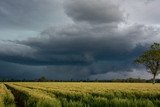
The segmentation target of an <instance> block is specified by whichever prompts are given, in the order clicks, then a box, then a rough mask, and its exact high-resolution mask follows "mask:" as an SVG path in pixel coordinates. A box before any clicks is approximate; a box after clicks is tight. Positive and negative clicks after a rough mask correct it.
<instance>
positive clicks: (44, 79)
mask: <svg viewBox="0 0 160 107" xmlns="http://www.w3.org/2000/svg"><path fill="white" fill-rule="evenodd" d="M38 81H39V82H45V81H47V79H46V78H45V77H44V76H42V77H40V78H39V79H38Z"/></svg>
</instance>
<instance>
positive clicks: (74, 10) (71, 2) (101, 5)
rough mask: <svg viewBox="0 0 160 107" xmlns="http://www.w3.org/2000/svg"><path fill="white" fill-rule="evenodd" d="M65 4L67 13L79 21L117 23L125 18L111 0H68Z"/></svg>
mask: <svg viewBox="0 0 160 107" xmlns="http://www.w3.org/2000/svg"><path fill="white" fill-rule="evenodd" d="M64 4H65V5H64V7H65V12H66V14H67V15H68V16H69V17H71V18H72V19H73V20H74V21H78V22H79V21H80V22H88V23H94V24H97V23H117V22H121V21H123V18H124V17H123V14H122V11H121V10H120V7H119V6H118V5H115V4H114V3H112V1H111V0H66V2H65V3H64Z"/></svg>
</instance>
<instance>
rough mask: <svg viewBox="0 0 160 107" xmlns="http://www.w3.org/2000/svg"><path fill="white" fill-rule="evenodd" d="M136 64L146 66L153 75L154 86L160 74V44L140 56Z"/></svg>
mask: <svg viewBox="0 0 160 107" xmlns="http://www.w3.org/2000/svg"><path fill="white" fill-rule="evenodd" d="M135 62H136V63H138V64H143V65H145V67H146V69H147V71H148V72H149V73H151V74H152V75H153V84H155V78H156V76H157V75H158V74H159V73H160V44H159V43H154V44H153V45H151V47H150V49H149V50H147V51H145V52H144V53H143V54H142V55H140V56H139V57H138V58H137V59H136V60H135Z"/></svg>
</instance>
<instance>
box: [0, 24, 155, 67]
mask: <svg viewBox="0 0 160 107" xmlns="http://www.w3.org/2000/svg"><path fill="white" fill-rule="evenodd" d="M73 28H74V29H73ZM102 28H103V29H101V27H97V26H96V30H95V27H93V26H90V25H88V26H87V25H81V26H78V27H77V26H76V25H74V26H66V27H65V28H58V29H57V30H55V29H54V28H50V29H48V30H46V31H44V32H42V33H41V36H39V38H30V39H28V40H25V41H17V42H16V45H15V46H17V50H20V49H21V48H20V47H23V48H22V51H21V50H20V51H15V52H14V51H13V52H12V50H9V49H7V48H5V50H7V51H8V50H9V51H10V52H9V53H8V55H7V54H6V53H5V50H0V52H1V53H0V57H1V59H3V60H5V61H11V62H16V63H22V64H33V65H34V64H35V65H91V64H92V63H94V62H97V61H125V60H127V61H128V60H129V59H133V58H135V56H137V55H138V54H139V53H141V52H143V50H144V49H146V46H143V44H146V42H147V43H148V41H150V40H151V39H152V37H151V36H150V35H153V36H155V35H157V34H158V32H157V30H155V29H154V28H152V27H151V28H148V27H146V26H143V25H134V26H130V27H128V28H127V29H121V30H120V29H119V30H118V29H114V30H113V29H112V30H111V31H110V32H108V31H107V30H105V29H104V25H103V27H102ZM52 29H53V30H52ZM71 29H72V30H71ZM82 29H83V30H82ZM52 31H53V32H52ZM146 32H147V33H146ZM137 35H141V37H139V36H137ZM135 40H136V41H135ZM151 42H152V41H151ZM13 43H14V42H13ZM140 43H141V45H142V46H141V45H138V44H140ZM13 46H14V45H12V46H11V47H8V48H11V49H12V48H13V49H16V48H15V47H13ZM23 52H24V53H23ZM27 52H29V53H27Z"/></svg>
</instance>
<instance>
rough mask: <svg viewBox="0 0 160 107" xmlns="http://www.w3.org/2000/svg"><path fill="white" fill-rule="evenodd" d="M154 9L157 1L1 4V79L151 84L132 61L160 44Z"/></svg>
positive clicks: (16, 0) (10, 0)
mask: <svg viewBox="0 0 160 107" xmlns="http://www.w3.org/2000/svg"><path fill="white" fill-rule="evenodd" d="M159 5H160V0H0V66H1V67H0V77H1V78H9V79H11V78H14V79H36V78H39V77H40V76H45V77H46V78H48V79H63V80H70V79H117V78H118V79H119V78H129V77H134V78H146V79H150V78H151V75H150V74H148V73H147V72H146V71H145V67H143V66H138V65H135V64H134V63H133V60H134V59H135V58H136V57H137V56H138V55H140V54H141V53H142V52H143V51H144V50H146V49H147V48H148V47H149V45H151V44H152V43H153V42H160V14H159V11H160V8H159ZM158 78H159V77H158Z"/></svg>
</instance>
